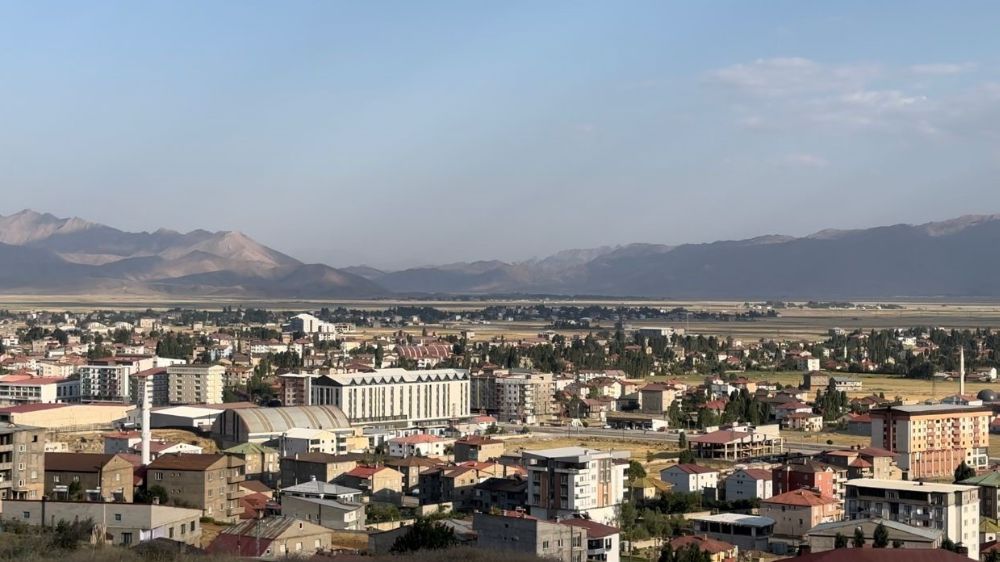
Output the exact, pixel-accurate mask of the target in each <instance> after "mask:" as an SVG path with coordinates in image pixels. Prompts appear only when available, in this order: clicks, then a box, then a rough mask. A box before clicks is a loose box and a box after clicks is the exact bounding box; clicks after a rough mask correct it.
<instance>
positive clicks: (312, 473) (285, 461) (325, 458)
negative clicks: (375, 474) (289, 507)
mask: <svg viewBox="0 0 1000 562" xmlns="http://www.w3.org/2000/svg"><path fill="white" fill-rule="evenodd" d="M361 458H364V456H363V455H331V454H327V453H305V454H298V455H295V456H291V457H282V458H281V485H282V486H294V485H296V484H299V483H302V482H309V481H311V480H319V481H322V482H332V481H333V480H334V479H335V478H337V477H338V476H340V475H341V474H344V473H345V472H347V471H349V470H353V469H354V468H355V467H357V466H358V460H359V459H361Z"/></svg>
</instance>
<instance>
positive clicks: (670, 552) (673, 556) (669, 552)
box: [659, 543, 712, 562]
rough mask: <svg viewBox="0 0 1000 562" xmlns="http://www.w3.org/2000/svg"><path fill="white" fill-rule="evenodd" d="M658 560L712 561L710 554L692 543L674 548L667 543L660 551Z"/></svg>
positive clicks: (669, 561) (666, 561) (667, 561)
mask: <svg viewBox="0 0 1000 562" xmlns="http://www.w3.org/2000/svg"><path fill="white" fill-rule="evenodd" d="M659 562H712V555H710V554H709V553H708V552H706V551H704V550H701V549H700V548H698V547H697V546H695V545H693V544H689V545H687V546H686V547H684V548H681V549H678V550H674V549H673V548H672V547H671V546H670V544H669V543H668V544H667V546H666V547H664V549H663V550H662V551H661V552H660V560H659Z"/></svg>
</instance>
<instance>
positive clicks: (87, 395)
mask: <svg viewBox="0 0 1000 562" xmlns="http://www.w3.org/2000/svg"><path fill="white" fill-rule="evenodd" d="M154 366H155V365H154V358H153V357H148V358H142V359H134V358H121V359H119V358H115V357H111V358H107V359H96V360H93V361H91V362H90V363H88V364H87V365H83V366H81V367H80V368H79V369H77V374H78V375H79V378H80V399H81V400H83V401H84V402H131V401H133V397H132V395H131V390H132V386H131V384H130V381H129V378H130V377H131V376H132V375H134V374H136V373H138V372H139V371H144V370H146V369H152V368H153V367H154Z"/></svg>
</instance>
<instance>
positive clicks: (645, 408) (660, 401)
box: [639, 383, 677, 415]
mask: <svg viewBox="0 0 1000 562" xmlns="http://www.w3.org/2000/svg"><path fill="white" fill-rule="evenodd" d="M676 397H677V391H675V390H674V388H673V387H672V386H670V385H667V384H662V383H650V384H647V385H646V386H643V387H642V388H640V389H639V407H640V410H639V411H641V412H642V413H644V414H656V415H663V413H664V412H666V411H667V410H669V409H670V405H671V404H673V402H674V400H675V399H676Z"/></svg>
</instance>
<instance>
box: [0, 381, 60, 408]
mask: <svg viewBox="0 0 1000 562" xmlns="http://www.w3.org/2000/svg"><path fill="white" fill-rule="evenodd" d="M79 384H80V383H79V382H78V381H76V380H66V379H64V378H60V377H33V376H30V375H7V376H5V377H3V378H2V379H0V404H5V405H17V404H53V403H56V402H72V401H73V400H74V398H75V396H74V395H75V394H76V392H75V391H74V390H73V389H76V388H78V387H79Z"/></svg>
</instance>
